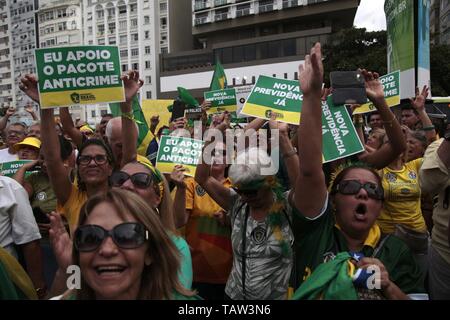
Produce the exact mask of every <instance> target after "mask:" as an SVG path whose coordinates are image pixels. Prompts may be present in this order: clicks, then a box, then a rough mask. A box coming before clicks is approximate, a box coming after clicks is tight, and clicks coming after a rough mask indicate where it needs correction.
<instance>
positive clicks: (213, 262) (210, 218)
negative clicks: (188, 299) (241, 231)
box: [185, 178, 233, 284]
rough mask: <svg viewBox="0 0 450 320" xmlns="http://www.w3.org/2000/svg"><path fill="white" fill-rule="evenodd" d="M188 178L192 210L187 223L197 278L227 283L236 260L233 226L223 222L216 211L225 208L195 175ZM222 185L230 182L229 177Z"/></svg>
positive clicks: (195, 280)
mask: <svg viewBox="0 0 450 320" xmlns="http://www.w3.org/2000/svg"><path fill="white" fill-rule="evenodd" d="M185 182H186V209H187V210H191V214H190V216H189V219H188V222H187V224H186V226H185V234H186V241H187V242H188V244H189V247H190V248H191V255H192V269H193V271H194V282H205V283H215V284H225V283H226V281H227V279H228V276H229V274H230V271H231V265H232V263H233V260H232V258H233V256H232V249H231V228H230V227H229V226H222V225H221V224H220V223H219V222H218V221H217V220H216V218H214V213H215V212H217V211H220V210H221V209H222V208H221V207H220V206H219V205H218V204H217V203H216V202H215V201H214V200H213V199H212V198H211V197H210V196H209V194H208V193H206V191H205V190H204V189H203V188H202V187H201V186H200V185H199V184H198V183H197V182H195V180H194V179H193V178H187V179H185ZM223 185H224V186H225V187H227V188H229V187H230V186H231V182H230V180H228V179H227V180H225V181H224V183H223Z"/></svg>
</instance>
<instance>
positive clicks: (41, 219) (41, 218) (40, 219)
mask: <svg viewBox="0 0 450 320" xmlns="http://www.w3.org/2000/svg"><path fill="white" fill-rule="evenodd" d="M33 214H34V218H35V219H36V223H46V224H48V223H50V219H49V218H48V217H47V215H46V214H45V213H44V212H43V211H42V210H41V208H39V207H35V208H33Z"/></svg>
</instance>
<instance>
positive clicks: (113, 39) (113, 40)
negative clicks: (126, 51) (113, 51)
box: [108, 37, 116, 44]
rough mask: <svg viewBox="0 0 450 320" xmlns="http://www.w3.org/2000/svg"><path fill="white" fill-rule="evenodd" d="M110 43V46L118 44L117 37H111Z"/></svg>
mask: <svg viewBox="0 0 450 320" xmlns="http://www.w3.org/2000/svg"><path fill="white" fill-rule="evenodd" d="M108 43H109V44H116V37H109V38H108Z"/></svg>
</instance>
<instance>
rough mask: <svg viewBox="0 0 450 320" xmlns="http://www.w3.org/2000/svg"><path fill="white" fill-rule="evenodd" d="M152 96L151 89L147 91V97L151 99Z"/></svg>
mask: <svg viewBox="0 0 450 320" xmlns="http://www.w3.org/2000/svg"><path fill="white" fill-rule="evenodd" d="M151 98H152V92H151V91H147V99H151Z"/></svg>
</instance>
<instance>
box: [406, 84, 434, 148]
mask: <svg viewBox="0 0 450 320" xmlns="http://www.w3.org/2000/svg"><path fill="white" fill-rule="evenodd" d="M427 96H428V87H427V86H423V88H422V92H420V93H419V88H416V98H415V99H410V100H411V105H412V106H413V108H414V110H416V112H417V116H418V117H419V119H420V122H422V130H424V131H425V136H426V137H427V141H428V143H431V142H433V141H435V140H436V130H435V128H434V125H433V123H432V122H431V119H430V117H429V116H428V114H427V112H426V110H425V100H426V99H427Z"/></svg>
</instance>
